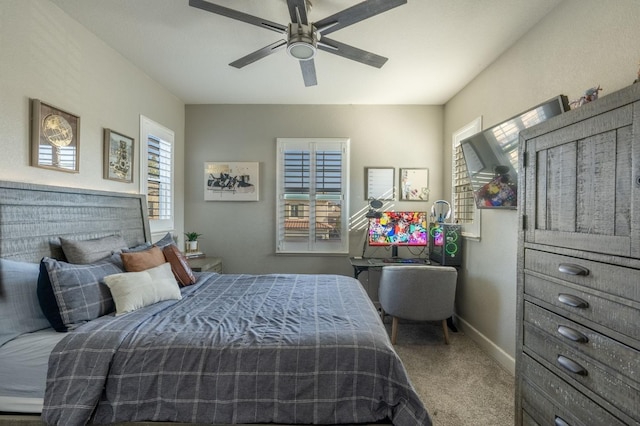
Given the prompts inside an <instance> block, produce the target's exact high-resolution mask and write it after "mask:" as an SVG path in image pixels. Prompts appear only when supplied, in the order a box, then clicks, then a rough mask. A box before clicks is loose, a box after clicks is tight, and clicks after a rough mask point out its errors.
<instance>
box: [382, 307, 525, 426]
mask: <svg viewBox="0 0 640 426" xmlns="http://www.w3.org/2000/svg"><path fill="white" fill-rule="evenodd" d="M390 322H391V321H390V319H389V317H385V325H386V327H387V329H388V331H389V332H390V330H391V324H390ZM449 338H450V342H451V344H450V345H445V344H444V338H443V335H442V328H441V327H440V326H439V325H437V324H435V323H434V324H431V323H405V322H401V323H400V326H399V328H398V339H397V344H396V346H395V348H396V352H397V353H398V355H399V356H400V358H401V359H402V362H403V363H404V365H405V368H406V369H407V371H408V372H409V377H410V378H411V382H412V383H413V386H414V387H415V388H416V391H417V392H418V394H419V395H420V397H421V398H422V401H423V402H424V404H425V406H426V407H427V410H428V411H429V413H430V414H431V418H432V420H433V424H434V425H437V426H485V425H486V426H501V425H505V426H506V425H509V426H511V425H513V423H514V378H513V376H512V375H511V374H510V373H508V372H506V371H505V370H504V369H503V368H502V367H501V366H500V365H499V364H498V363H497V362H496V361H495V360H493V359H492V358H491V357H489V356H488V355H487V354H486V353H485V352H484V351H483V350H482V349H480V347H478V345H477V344H476V343H475V342H473V341H472V340H471V339H470V338H469V337H467V336H466V335H465V334H464V333H462V332H457V333H453V332H451V331H450V332H449Z"/></svg>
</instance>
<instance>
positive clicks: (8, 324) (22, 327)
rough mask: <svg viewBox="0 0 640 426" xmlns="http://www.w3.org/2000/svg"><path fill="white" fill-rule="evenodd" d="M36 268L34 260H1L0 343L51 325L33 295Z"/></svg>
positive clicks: (35, 283)
mask: <svg viewBox="0 0 640 426" xmlns="http://www.w3.org/2000/svg"><path fill="white" fill-rule="evenodd" d="M39 271H40V265H38V264H37V263H26V262H16V261H14V260H8V259H0V346H2V345H3V344H5V343H6V342H8V341H9V340H11V339H14V338H16V337H18V336H19V335H21V334H24V333H31V332H34V331H38V330H42V329H43V328H48V327H50V325H49V321H47V318H46V317H45V316H44V314H43V313H42V310H41V309H40V306H39V304H38V296H37V294H36V287H37V284H38V273H39Z"/></svg>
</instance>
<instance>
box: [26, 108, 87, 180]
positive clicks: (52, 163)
mask: <svg viewBox="0 0 640 426" xmlns="http://www.w3.org/2000/svg"><path fill="white" fill-rule="evenodd" d="M79 148H80V117H78V116H77V115H75V114H71V113H70V112H67V111H63V110H61V109H60V108H56V107H54V106H53V105H49V104H46V103H44V102H42V101H40V100H39V99H32V100H31V165H32V166H35V167H42V168H45V169H53V170H59V171H63V172H69V173H78V171H79V169H80V168H79V158H80V157H79V152H78V150H79Z"/></svg>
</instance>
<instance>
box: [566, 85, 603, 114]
mask: <svg viewBox="0 0 640 426" xmlns="http://www.w3.org/2000/svg"><path fill="white" fill-rule="evenodd" d="M601 90H602V89H601V88H600V86H599V85H598V86H597V87H592V88H590V89H587V90H585V92H584V95H582V96H581V97H580V98H578V99H576V100H575V101H572V102H571V103H570V104H569V106H570V107H571V109H573V108H578V107H581V106H582V105H584V104H586V103H589V102H591V101H595V100H596V99H598V92H600V91H601Z"/></svg>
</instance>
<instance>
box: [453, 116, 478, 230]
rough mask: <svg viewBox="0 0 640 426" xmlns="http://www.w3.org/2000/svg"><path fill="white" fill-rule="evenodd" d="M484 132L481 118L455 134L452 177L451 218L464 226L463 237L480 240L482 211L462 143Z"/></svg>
mask: <svg viewBox="0 0 640 426" xmlns="http://www.w3.org/2000/svg"><path fill="white" fill-rule="evenodd" d="M481 130H482V119H481V118H480V117H478V118H476V119H475V120H473V121H472V122H471V123H469V124H467V125H466V126H464V127H462V128H461V129H459V130H457V131H456V132H454V133H453V138H452V140H453V145H452V147H453V151H452V163H453V164H452V169H451V170H452V176H451V199H452V203H451V204H452V206H451V207H452V212H451V218H452V221H453V222H454V223H458V224H460V225H462V235H463V236H465V237H468V238H475V239H480V210H479V209H477V208H476V203H475V199H474V198H473V190H472V188H471V181H470V180H469V174H468V173H467V164H466V163H465V160H464V155H463V153H462V147H461V146H460V142H461V141H462V140H463V139H466V138H468V137H470V136H473V135H475V134H476V133H478V132H480V131H481Z"/></svg>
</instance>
